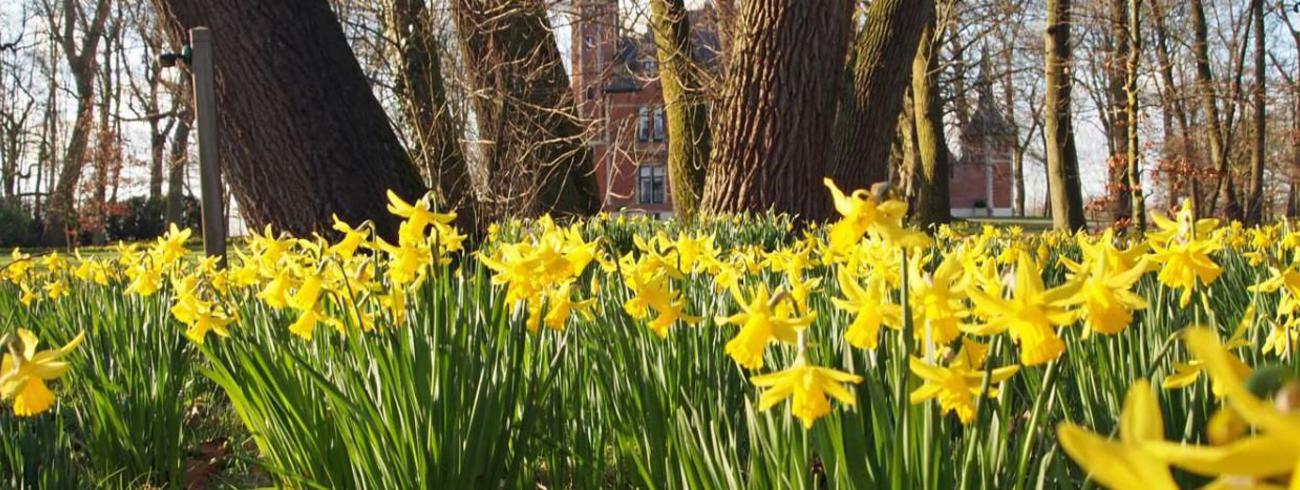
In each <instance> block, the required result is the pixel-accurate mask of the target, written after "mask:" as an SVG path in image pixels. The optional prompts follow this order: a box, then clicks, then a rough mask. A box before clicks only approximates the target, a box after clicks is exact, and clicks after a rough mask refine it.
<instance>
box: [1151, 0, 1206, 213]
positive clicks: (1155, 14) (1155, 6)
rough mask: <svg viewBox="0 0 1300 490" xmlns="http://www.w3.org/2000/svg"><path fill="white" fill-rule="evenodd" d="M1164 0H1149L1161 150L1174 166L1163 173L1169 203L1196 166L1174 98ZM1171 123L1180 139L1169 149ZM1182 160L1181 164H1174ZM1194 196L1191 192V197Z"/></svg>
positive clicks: (1180, 108)
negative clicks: (1157, 72)
mask: <svg viewBox="0 0 1300 490" xmlns="http://www.w3.org/2000/svg"><path fill="white" fill-rule="evenodd" d="M1163 1H1164V0H1152V2H1151V18H1152V20H1154V21H1155V37H1156V61H1157V62H1159V63H1160V80H1161V84H1162V85H1164V87H1165V90H1164V91H1163V92H1162V94H1161V95H1162V100H1161V105H1162V106H1163V108H1162V109H1163V111H1164V119H1165V121H1164V123H1165V124H1164V126H1165V149H1164V159H1165V164H1166V165H1177V168H1175V169H1174V172H1172V173H1171V174H1170V175H1167V176H1165V178H1166V180H1167V184H1168V186H1169V204H1175V203H1177V201H1178V199H1177V196H1176V195H1175V194H1176V193H1177V192H1179V191H1181V188H1182V185H1181V183H1182V179H1184V178H1187V181H1188V182H1195V180H1196V179H1195V171H1194V169H1195V168H1196V167H1198V165H1196V164H1195V161H1194V160H1192V158H1191V157H1192V144H1191V138H1190V134H1189V133H1190V130H1189V128H1188V126H1189V124H1190V123H1189V122H1188V116H1187V108H1186V106H1185V105H1184V104H1183V100H1182V98H1181V97H1178V96H1177V94H1176V92H1175V91H1176V90H1177V87H1178V85H1177V84H1176V83H1175V81H1174V64H1173V60H1172V57H1171V56H1170V52H1169V34H1168V32H1169V31H1168V29H1167V28H1166V26H1165V12H1166V11H1165V10H1164V6H1163V5H1162V2H1163ZM1174 123H1177V125H1178V126H1177V129H1178V131H1179V133H1178V137H1177V139H1178V140H1179V141H1180V145H1179V147H1178V148H1173V146H1172V145H1171V144H1170V143H1171V141H1172V140H1173V139H1174V138H1173V136H1174ZM1179 163H1182V165H1178V164H1179ZM1185 170H1192V172H1191V174H1192V175H1186V174H1184V171H1185ZM1191 197H1192V199H1196V196H1195V195H1192V196H1191Z"/></svg>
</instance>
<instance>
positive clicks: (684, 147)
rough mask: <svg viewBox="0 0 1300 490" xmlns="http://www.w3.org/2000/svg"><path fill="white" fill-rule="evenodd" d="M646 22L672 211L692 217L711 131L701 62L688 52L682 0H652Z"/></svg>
mask: <svg viewBox="0 0 1300 490" xmlns="http://www.w3.org/2000/svg"><path fill="white" fill-rule="evenodd" d="M650 16H651V17H650V25H651V29H652V30H653V31H654V37H655V52H656V54H657V57H658V60H659V85H660V87H662V89H663V93H664V113H665V114H664V117H665V118H666V119H665V123H666V124H667V125H668V183H669V185H670V186H671V188H672V189H673V212H674V214H676V215H678V216H681V217H683V218H686V219H690V218H692V217H694V215H695V213H696V211H697V209H698V208H699V203H700V198H701V197H702V195H703V193H704V174H705V170H706V169H707V168H708V160H709V149H710V147H711V141H710V138H711V135H710V132H709V112H708V105H707V100H706V99H705V97H704V93H703V89H704V85H703V83H702V81H701V75H700V73H699V67H697V66H696V64H695V63H694V61H693V60H692V58H691V56H692V53H694V50H693V49H692V46H691V24H690V19H689V17H688V16H687V10H686V5H685V3H683V2H682V0H650Z"/></svg>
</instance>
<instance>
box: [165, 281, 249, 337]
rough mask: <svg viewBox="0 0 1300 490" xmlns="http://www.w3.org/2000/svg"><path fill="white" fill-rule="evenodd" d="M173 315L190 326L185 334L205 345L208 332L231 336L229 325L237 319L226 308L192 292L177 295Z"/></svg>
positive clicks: (172, 310)
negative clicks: (228, 313) (227, 312)
mask: <svg viewBox="0 0 1300 490" xmlns="http://www.w3.org/2000/svg"><path fill="white" fill-rule="evenodd" d="M171 313H172V316H175V317H176V320H177V321H180V322H181V323H184V324H185V325H186V326H188V327H189V329H188V330H186V331H185V336H186V337H187V338H189V339H190V340H191V341H193V342H194V343H196V344H199V345H203V341H204V340H206V339H207V336H208V332H213V333H216V334H217V335H219V336H222V337H229V336H230V331H229V330H227V326H229V325H230V323H231V322H233V321H235V320H234V318H231V317H230V316H229V315H227V314H226V311H225V309H223V308H221V307H220V306H217V305H215V304H213V303H212V302H209V301H204V300H202V299H199V297H198V296H197V295H195V294H193V293H192V292H187V293H184V294H180V295H179V296H177V299H176V304H174V305H172V308H171Z"/></svg>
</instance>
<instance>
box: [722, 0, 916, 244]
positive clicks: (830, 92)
mask: <svg viewBox="0 0 1300 490" xmlns="http://www.w3.org/2000/svg"><path fill="white" fill-rule="evenodd" d="M851 8H852V2H850V1H848V0H751V1H748V2H745V3H744V6H743V7H742V8H741V11H740V18H739V19H738V20H737V22H738V24H737V31H736V41H735V46H734V47H733V48H732V52H731V54H732V56H731V60H730V66H729V69H728V72H727V73H728V77H727V82H726V87H725V88H724V94H723V100H722V107H721V110H720V112H719V122H718V125H717V134H716V138H715V146H714V148H713V161H712V164H711V168H710V169H709V173H708V177H707V179H706V183H705V188H704V189H705V190H704V203H703V209H704V210H706V211H709V212H713V213H731V212H754V213H758V212H763V211H767V210H775V211H777V212H783V213H791V214H796V215H798V216H799V217H800V218H801V219H812V220H817V219H822V218H824V217H826V211H827V210H828V209H829V206H828V204H829V199H828V198H827V194H826V192H825V191H824V190H823V188H822V184H821V180H822V177H823V176H825V175H826V169H827V159H828V157H829V156H830V151H829V148H830V142H831V129H832V126H833V125H834V121H835V103H836V99H837V98H838V94H839V89H840V80H841V78H842V77H841V76H840V75H841V73H842V71H841V70H842V69H843V65H844V57H845V53H846V50H847V43H848V37H849V36H848V32H849V24H850V22H849V19H850V13H851ZM896 88H898V89H899V92H900V94H899V96H901V89H902V87H896ZM897 123H898V112H897V111H896V110H895V111H894V112H893V113H892V114H891V116H890V118H889V122H888V124H881V125H880V128H881V129H882V130H884V131H885V132H888V133H890V134H893V133H894V131H893V130H894V129H895V128H896V127H897V126H896V124H897ZM878 151H880V152H881V155H880V156H879V158H880V159H881V160H882V161H883V160H884V159H885V158H887V157H888V152H889V145H888V144H883V145H881V147H880V148H878ZM849 182H850V183H843V184H841V185H843V186H846V187H848V188H849V189H853V188H854V187H853V186H855V185H856V181H849Z"/></svg>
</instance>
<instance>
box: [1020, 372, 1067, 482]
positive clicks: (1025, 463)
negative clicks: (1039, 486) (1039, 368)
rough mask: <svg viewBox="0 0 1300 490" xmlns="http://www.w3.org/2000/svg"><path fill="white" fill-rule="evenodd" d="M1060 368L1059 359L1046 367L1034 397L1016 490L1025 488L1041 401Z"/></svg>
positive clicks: (1022, 446)
mask: <svg viewBox="0 0 1300 490" xmlns="http://www.w3.org/2000/svg"><path fill="white" fill-rule="evenodd" d="M1060 367H1061V362H1060V360H1059V359H1058V360H1055V361H1052V362H1051V363H1049V364H1048V365H1047V373H1046V374H1044V375H1043V387H1042V389H1041V390H1039V391H1038V394H1037V395H1035V396H1034V410H1033V412H1030V415H1029V427H1028V428H1027V430H1026V431H1025V442H1024V444H1022V445H1021V446H1020V461H1019V462H1018V463H1017V465H1016V467H1017V470H1016V490H1020V489H1022V488H1024V486H1025V472H1026V471H1028V469H1029V452H1030V451H1031V450H1032V449H1033V448H1034V442H1035V440H1036V439H1037V433H1038V423H1039V422H1040V421H1041V420H1042V418H1043V417H1042V415H1043V414H1042V410H1043V401H1044V400H1046V399H1047V394H1048V393H1049V392H1051V391H1052V388H1053V387H1054V385H1055V384H1056V372H1057V371H1059V370H1060Z"/></svg>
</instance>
